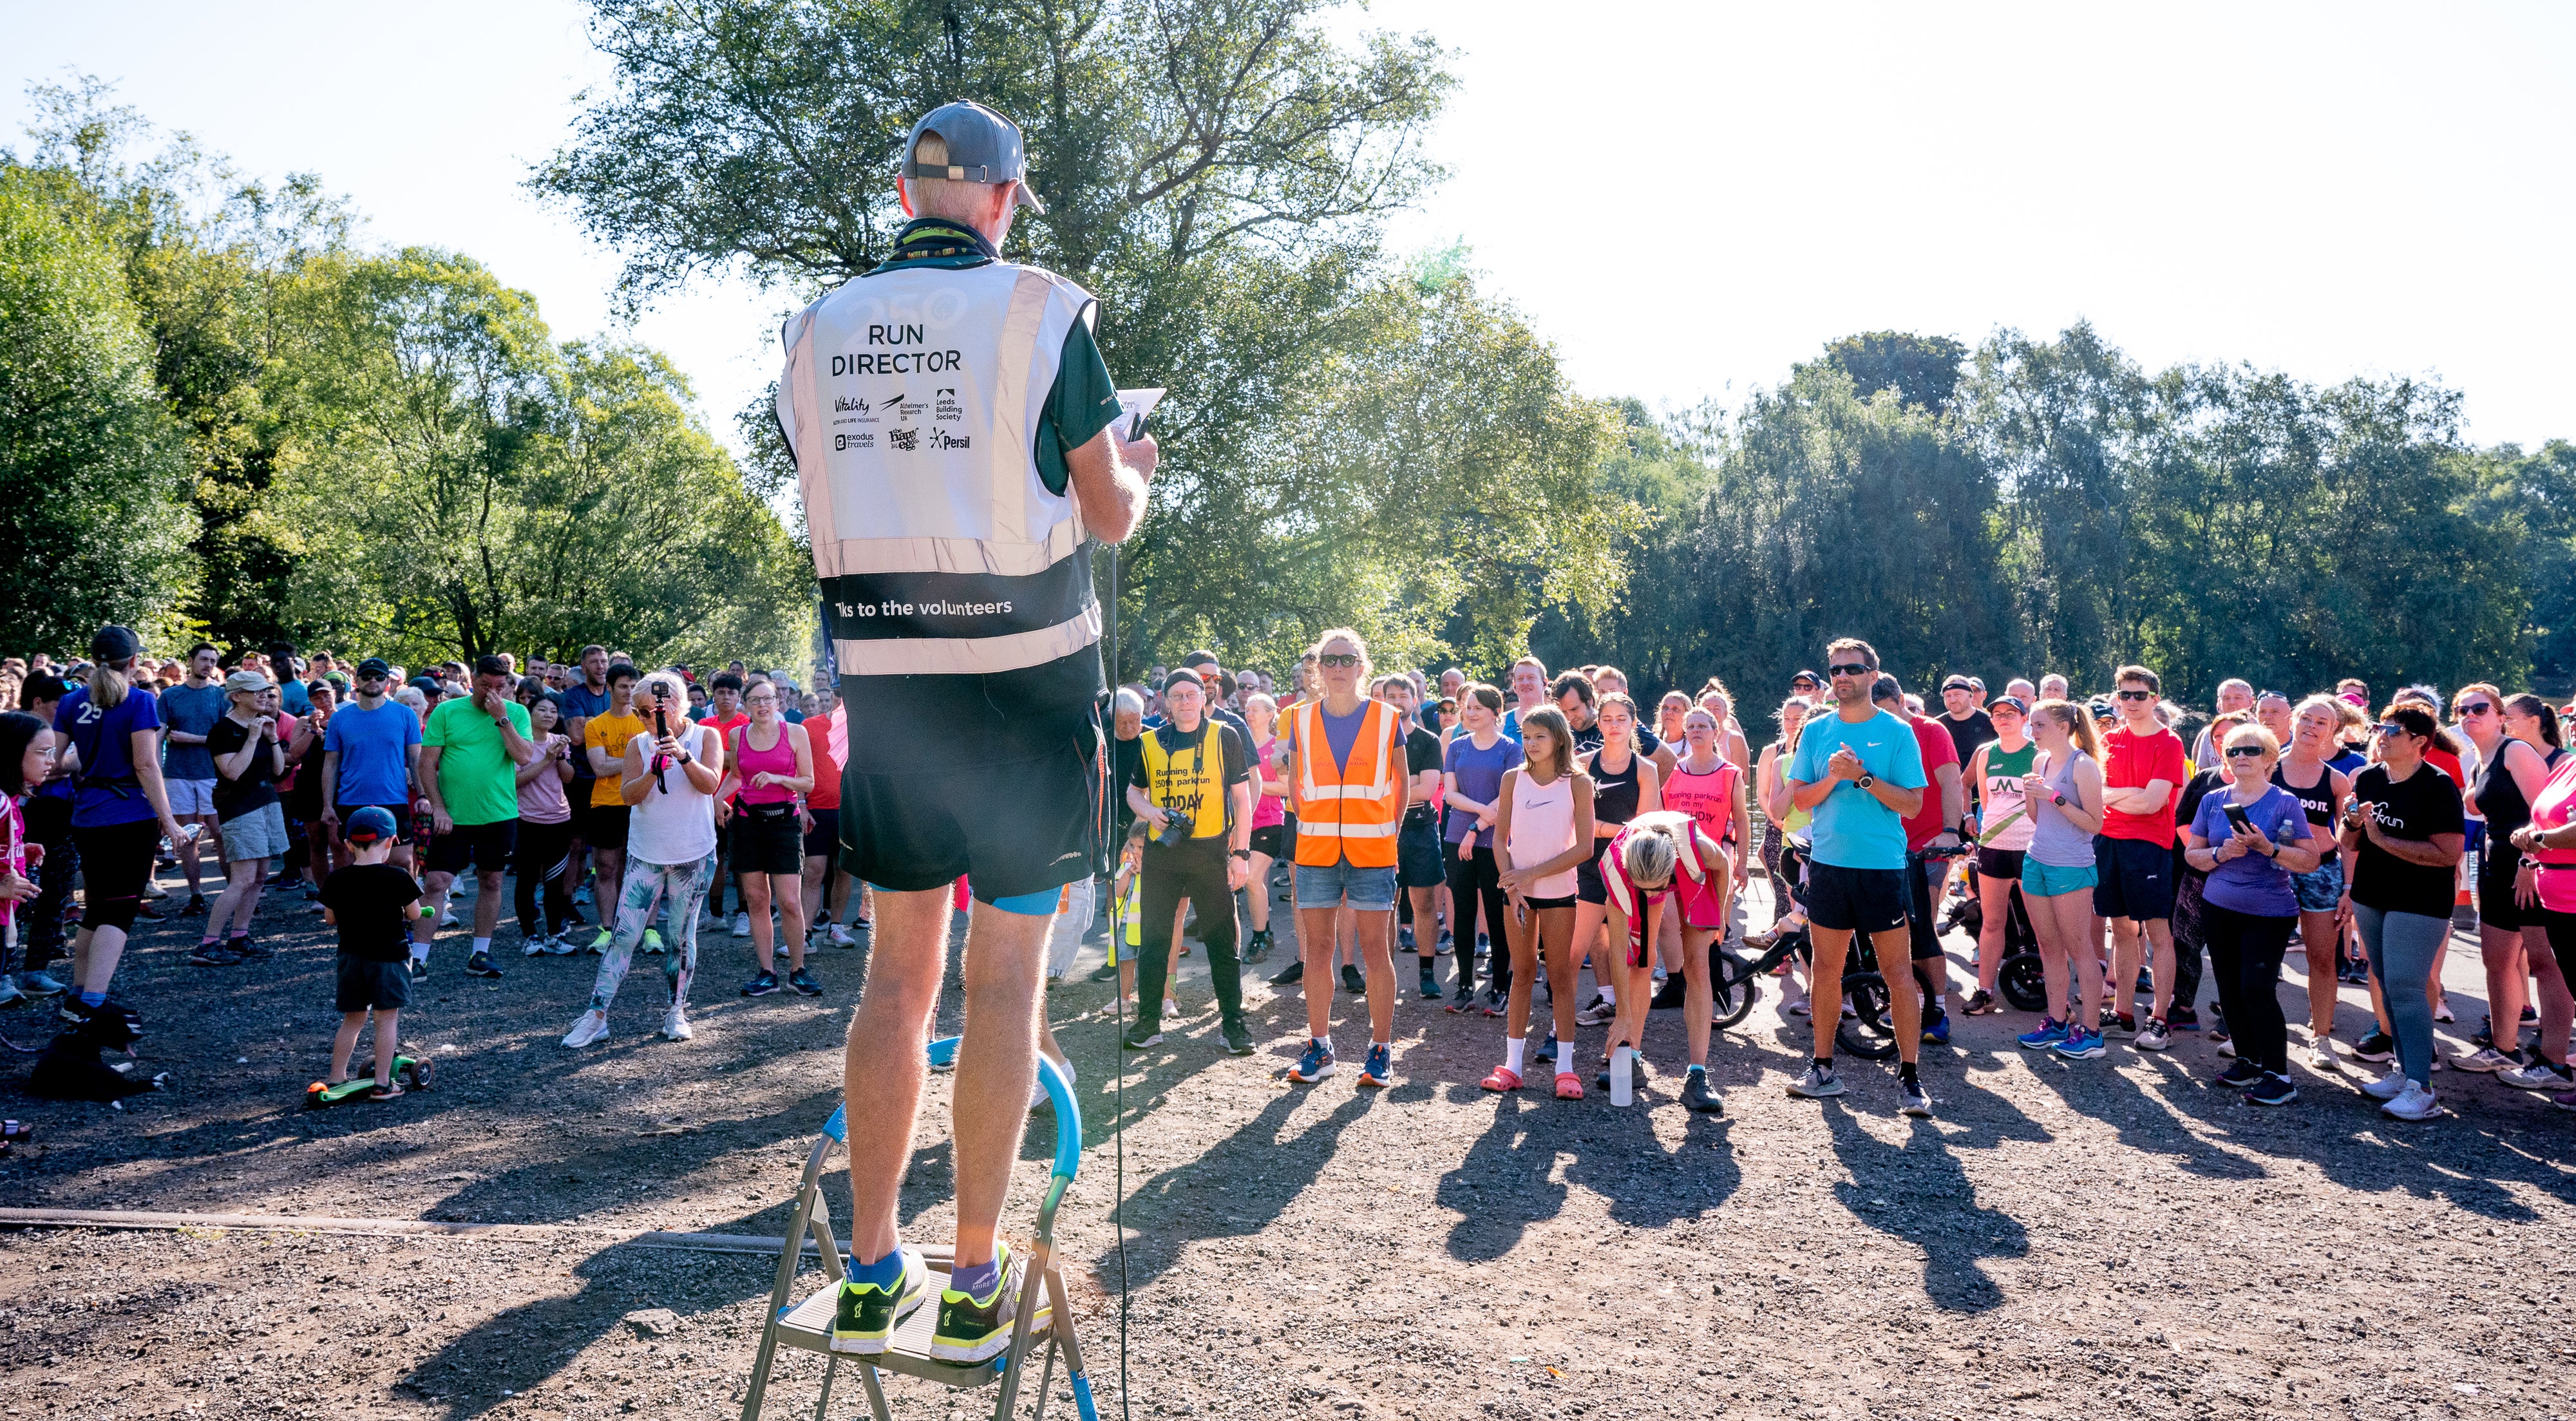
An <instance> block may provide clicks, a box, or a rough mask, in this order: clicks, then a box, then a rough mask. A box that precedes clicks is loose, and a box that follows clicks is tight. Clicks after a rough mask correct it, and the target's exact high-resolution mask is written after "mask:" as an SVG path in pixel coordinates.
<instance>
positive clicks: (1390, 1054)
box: [1360, 1041, 1395, 1090]
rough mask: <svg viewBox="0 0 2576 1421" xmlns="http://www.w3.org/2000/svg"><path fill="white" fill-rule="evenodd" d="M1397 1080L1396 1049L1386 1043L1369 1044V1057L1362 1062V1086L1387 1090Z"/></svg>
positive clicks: (1373, 1042)
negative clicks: (1390, 1083)
mask: <svg viewBox="0 0 2576 1421" xmlns="http://www.w3.org/2000/svg"><path fill="white" fill-rule="evenodd" d="M1394 1079H1395V1048H1394V1047H1393V1046H1391V1045H1389V1044H1388V1043H1386V1042H1384V1041H1372V1042H1370V1043H1369V1049H1368V1056H1367V1058H1366V1059H1364V1060H1363V1061H1361V1062H1360V1084H1361V1085H1365V1086H1375V1087H1377V1088H1378V1089H1380V1090H1384V1089H1386V1087H1387V1085H1388V1083H1389V1082H1391V1081H1393V1080H1394Z"/></svg>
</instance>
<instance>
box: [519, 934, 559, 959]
mask: <svg viewBox="0 0 2576 1421" xmlns="http://www.w3.org/2000/svg"><path fill="white" fill-rule="evenodd" d="M551 941H553V939H551V938H548V937H547V936H546V935H545V934H543V933H539V934H537V935H536V936H534V937H529V936H526V935H524V934H522V935H521V936H520V938H519V955H520V956H521V957H538V956H542V955H543V954H544V953H545V950H546V944H547V943H548V942H551Z"/></svg>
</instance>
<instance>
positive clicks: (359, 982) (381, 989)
mask: <svg viewBox="0 0 2576 1421" xmlns="http://www.w3.org/2000/svg"><path fill="white" fill-rule="evenodd" d="M340 837H341V838H342V839H343V840H344V841H345V842H346V843H347V844H348V846H349V859H350V862H349V866H348V867H347V868H343V869H340V870H339V871H337V872H335V873H333V874H332V875H331V876H330V877H329V878H328V879H325V880H324V881H323V884H322V909H323V913H322V916H323V919H324V921H326V922H329V923H331V924H333V925H334V926H336V927H338V928H339V930H340V973H339V977H340V988H339V997H338V1004H339V1008H340V1032H339V1034H338V1035H337V1036H334V1037H332V1038H331V1083H332V1084H333V1085H338V1084H340V1083H341V1082H344V1081H346V1080H348V1079H349V1053H350V1052H352V1051H354V1050H356V1049H357V1046H358V1029H359V1028H360V1027H362V1026H364V1025H366V1022H367V1013H368V1012H370V1011H372V1012H374V1013H375V1014H376V1088H375V1090H374V1091H372V1092H370V1093H369V1095H368V1097H367V1098H368V1099H370V1100H391V1099H393V1098H394V1097H396V1096H398V1095H401V1094H402V1093H403V1088H402V1086H401V1085H399V1084H398V1083H396V1082H395V1080H394V1078H393V1070H394V1052H395V1049H396V1047H397V1046H398V1045H399V1044H400V1041H401V1035H400V1031H401V1027H400V1022H401V1017H402V1009H403V1008H404V1007H405V1006H407V1005H409V1004H410V1002H411V973H410V971H409V968H408V965H407V964H408V963H409V961H410V958H411V923H412V920H413V919H415V918H417V917H419V916H420V885H419V884H418V883H416V882H414V881H413V880H412V876H411V875H410V874H409V873H407V872H405V871H403V870H402V869H399V868H396V867H394V866H393V865H392V864H391V863H389V862H387V860H388V859H390V858H391V857H392V856H393V851H394V817H393V815H392V814H390V813H388V812H387V811H385V810H384V809H382V808H379V807H377V806H374V805H370V806H368V807H366V808H364V809H361V810H359V811H357V812H356V813H354V814H351V815H350V816H349V822H348V823H347V824H346V825H344V826H343V827H342V829H341V831H340Z"/></svg>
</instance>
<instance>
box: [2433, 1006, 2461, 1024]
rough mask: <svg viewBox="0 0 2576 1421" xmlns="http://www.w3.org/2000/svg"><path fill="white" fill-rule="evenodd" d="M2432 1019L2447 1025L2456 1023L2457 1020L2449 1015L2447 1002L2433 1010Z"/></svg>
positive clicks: (2449, 1010)
mask: <svg viewBox="0 0 2576 1421" xmlns="http://www.w3.org/2000/svg"><path fill="white" fill-rule="evenodd" d="M2433 1019H2434V1020H2435V1021H2438V1022H2442V1023H2444V1024H2445V1025H2448V1024H2449V1023H2451V1022H2453V1021H2456V1020H2457V1019H2458V1018H2456V1017H2454V1016H2452V1015H2451V1004H2450V1003H2449V1002H2444V1003H2442V1004H2441V1005H2440V1006H2438V1007H2435V1008H2433Z"/></svg>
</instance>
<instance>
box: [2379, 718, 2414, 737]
mask: <svg viewBox="0 0 2576 1421" xmlns="http://www.w3.org/2000/svg"><path fill="white" fill-rule="evenodd" d="M2371 729H2372V730H2373V731H2374V732H2376V733H2378V734H2381V735H2404V734H2405V733H2406V727H2405V726H2402V725H2399V724H2398V723H2397V722H2395V721H2393V720H2383V721H2381V722H2380V723H2379V724H2377V725H2374V726H2372V727H2371Z"/></svg>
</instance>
